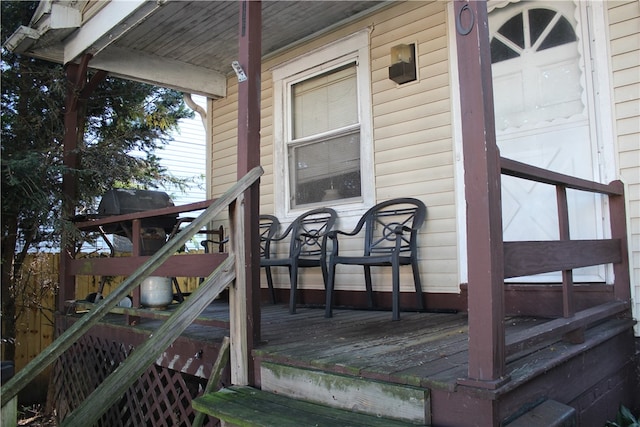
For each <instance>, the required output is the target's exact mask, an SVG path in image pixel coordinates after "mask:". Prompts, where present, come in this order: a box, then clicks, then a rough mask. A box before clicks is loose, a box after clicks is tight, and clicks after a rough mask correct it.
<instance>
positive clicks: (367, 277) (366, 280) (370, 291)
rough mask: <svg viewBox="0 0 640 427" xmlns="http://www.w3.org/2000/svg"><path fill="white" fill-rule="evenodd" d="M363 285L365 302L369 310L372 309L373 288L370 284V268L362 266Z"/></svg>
mask: <svg viewBox="0 0 640 427" xmlns="http://www.w3.org/2000/svg"><path fill="white" fill-rule="evenodd" d="M364 285H365V287H366V288H367V301H368V303H369V308H373V286H372V284H371V267H370V266H368V265H365V266H364Z"/></svg>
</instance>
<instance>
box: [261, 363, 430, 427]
mask: <svg viewBox="0 0 640 427" xmlns="http://www.w3.org/2000/svg"><path fill="white" fill-rule="evenodd" d="M260 378H261V387H262V390H264V391H268V392H272V393H278V394H280V395H284V396H287V397H290V398H292V399H300V400H305V401H309V402H313V403H317V404H320V405H327V406H330V407H333V408H339V409H343V410H347V411H353V412H360V413H364V414H369V415H373V416H376V417H381V416H383V415H384V416H385V417H388V418H393V419H397V420H399V421H403V422H407V423H411V424H414V425H429V424H431V401H430V392H429V390H428V389H424V388H419V387H414V386H412V385H406V384H394V383H389V382H383V381H377V380H373V379H367V378H362V377H357V376H350V375H341V374H335V373H329V372H324V371H321V370H316V369H310V368H301V367H296V366H288V365H285V364H280V363H273V362H267V361H263V362H262V363H261V365H260Z"/></svg>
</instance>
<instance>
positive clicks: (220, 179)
mask: <svg viewBox="0 0 640 427" xmlns="http://www.w3.org/2000/svg"><path fill="white" fill-rule="evenodd" d="M446 7H447V6H446V2H438V1H436V2H405V3H400V4H397V5H393V6H392V7H389V8H386V9H383V10H381V11H379V12H378V13H377V14H376V15H374V16H369V17H367V18H364V19H363V20H361V21H359V22H354V23H352V24H350V25H347V26H345V27H341V28H338V29H336V30H335V31H334V32H332V33H331V34H327V35H324V36H322V37H318V38H315V39H311V40H310V41H309V42H308V43H307V44H305V45H302V46H296V47H295V48H293V49H291V50H289V51H286V52H283V53H282V54H280V55H279V56H277V57H272V58H269V60H267V61H266V62H265V63H264V64H263V73H262V100H261V109H262V110H261V113H262V119H261V121H262V125H261V162H262V166H263V167H264V169H265V175H264V176H263V177H262V180H261V187H260V192H261V194H260V208H261V212H262V213H273V212H274V204H273V203H274V191H276V189H275V188H274V180H273V152H274V135H273V129H274V127H273V120H274V112H273V104H274V102H273V80H272V76H271V71H270V70H271V69H272V68H274V67H277V66H279V65H280V64H283V63H285V62H287V61H290V60H292V59H296V58H299V57H301V56H303V55H304V54H305V53H306V52H309V51H311V50H314V49H317V48H321V47H324V46H326V45H328V44H329V43H331V42H333V41H336V40H340V39H341V38H343V37H346V36H348V35H351V34H353V33H355V32H357V31H360V30H362V29H365V28H369V30H370V49H371V50H370V53H371V58H370V60H371V88H372V110H373V135H374V141H367V142H368V143H373V148H374V163H375V164H374V165H373V167H374V170H375V196H376V202H380V201H383V200H387V199H390V198H394V197H416V198H419V199H421V200H422V201H424V202H425V204H426V205H427V222H426V224H425V226H424V227H423V229H422V231H421V233H420V238H419V239H420V240H419V242H420V249H419V257H420V269H421V277H422V282H423V287H424V289H425V290H426V291H427V292H454V293H455V292H459V280H458V258H457V252H458V251H457V246H456V245H457V236H456V206H455V197H454V177H453V176H454V165H453V141H452V136H451V132H452V125H451V101H450V93H451V90H450V87H449V83H450V76H449V61H448V59H449V58H448V46H447V40H448V38H447V23H446V18H447V17H446ZM398 43H416V48H417V54H418V65H419V70H418V74H419V80H418V81H417V82H412V83H407V84H405V85H402V86H397V85H396V84H395V83H394V82H393V81H391V80H389V78H388V67H389V65H390V64H389V51H390V48H391V46H394V45H395V44H398ZM236 106H237V81H236V79H235V77H233V78H230V80H229V88H228V96H227V98H226V99H221V100H217V101H214V102H213V111H212V114H213V119H212V121H213V132H212V134H213V151H212V156H213V174H212V175H211V186H212V194H213V195H214V196H215V195H219V194H221V193H222V192H223V191H224V190H226V188H228V187H229V186H230V185H231V183H232V182H234V181H235V179H236V177H235V161H236V151H235V150H236V148H235V144H236V140H235V139H236V132H237V130H236V121H237V117H236V114H237V113H236V111H235V110H236ZM363 143H364V141H363ZM358 218H359V214H358V215H351V216H350V215H349V214H345V215H340V218H339V222H338V226H339V227H342V228H345V229H350V228H351V227H352V226H353V225H354V224H355V222H356V221H357V219H358ZM287 225H288V224H283V229H284V227H286V226H287ZM286 250H287V245H286V244H283V245H280V246H279V251H280V252H283V251H286ZM341 251H345V253H348V252H352V253H354V254H358V253H361V251H362V242H360V241H356V240H354V239H351V240H349V241H345V242H343V243H341ZM314 270H315V269H312V270H306V271H305V270H303V271H302V272H301V275H300V287H301V288H308V289H322V288H323V283H322V277H321V275H320V272H319V271H314ZM386 270H388V269H374V288H375V289H377V290H385V291H390V290H391V278H390V272H389V271H386ZM275 273H276V274H275V277H274V279H275V281H276V286H277V287H281V288H288V287H289V279H288V276H287V271H286V269H275ZM401 275H402V277H401V286H402V290H403V291H406V292H411V291H413V279H412V275H411V271H410V268H402V269H401ZM263 283H264V282H263ZM336 283H337V289H340V290H364V277H363V274H362V268H359V267H348V266H340V267H339V270H338V276H337V280H336Z"/></svg>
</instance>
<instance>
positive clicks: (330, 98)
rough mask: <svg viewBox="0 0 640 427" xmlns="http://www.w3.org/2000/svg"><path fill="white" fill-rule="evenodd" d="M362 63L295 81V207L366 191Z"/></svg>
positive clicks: (291, 145)
mask: <svg viewBox="0 0 640 427" xmlns="http://www.w3.org/2000/svg"><path fill="white" fill-rule="evenodd" d="M357 83H358V82H357V66H356V63H355V62H353V63H349V64H346V65H342V66H340V67H338V68H335V69H332V70H330V71H327V72H324V73H322V74H320V75H316V76H313V77H311V78H308V79H306V80H303V81H299V82H296V83H293V84H291V85H290V90H289V96H290V102H289V105H290V126H291V129H290V131H289V133H288V134H289V135H290V140H289V141H287V156H288V161H289V165H288V166H289V190H290V192H289V194H290V197H291V207H292V208H297V207H304V206H305V205H309V204H314V203H320V202H326V201H329V200H341V199H353V198H359V197H360V196H361V177H360V175H361V174H360V120H359V113H358V112H359V107H358V84H357Z"/></svg>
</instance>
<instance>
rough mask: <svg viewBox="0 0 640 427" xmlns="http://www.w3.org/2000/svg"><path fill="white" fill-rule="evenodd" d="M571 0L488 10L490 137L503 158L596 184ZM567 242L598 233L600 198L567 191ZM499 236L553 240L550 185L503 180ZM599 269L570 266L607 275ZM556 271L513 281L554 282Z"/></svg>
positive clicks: (581, 276) (591, 275)
mask: <svg viewBox="0 0 640 427" xmlns="http://www.w3.org/2000/svg"><path fill="white" fill-rule="evenodd" d="M575 9H576V6H575V4H574V2H571V1H550V2H543V1H536V2H518V3H513V4H510V5H507V6H505V7H503V8H500V9H497V10H495V11H493V12H492V13H491V14H490V17H489V24H490V32H491V55H492V64H493V65H492V71H493V79H494V80H493V82H494V101H495V115H496V135H497V142H498V146H499V148H500V152H501V155H502V156H503V157H506V158H510V159H513V160H517V161H520V162H523V163H527V164H531V165H534V166H539V167H542V168H545V169H550V170H553V171H556V172H560V173H565V174H568V175H572V176H577V177H580V178H584V179H589V180H593V181H599V176H598V170H599V167H598V164H597V161H598V160H597V156H596V154H595V153H596V150H595V149H594V146H595V144H594V143H593V142H592V140H591V131H590V125H589V119H590V118H589V113H588V112H589V111H590V109H589V108H588V105H587V99H588V97H587V92H586V91H587V84H586V83H585V81H588V80H589V79H586V78H585V73H584V70H585V67H584V64H583V55H582V52H581V48H580V46H581V44H580V37H581V36H580V34H579V33H578V30H577V29H578V28H579V26H578V23H577V20H576V18H575V16H576V10H575ZM568 200H569V215H570V218H569V221H570V228H571V229H570V234H571V238H572V239H593V238H599V237H602V220H601V211H602V207H601V203H602V202H601V200H600V198H599V196H594V195H592V194H588V193H582V192H575V191H571V190H569V192H568ZM502 202H503V231H504V240H505V241H510V240H554V239H558V237H559V231H558V217H557V208H556V197H555V187H552V186H549V185H545V184H536V183H533V182H530V181H523V180H520V179H517V178H512V177H503V181H502ZM604 274H605V270H604V267H591V268H585V269H579V270H576V271H574V281H575V282H594V281H595V282H601V281H604V280H605V277H604ZM559 280H560V273H553V274H545V275H537V276H531V277H527V278H525V279H523V278H518V279H514V280H513V281H517V282H522V281H529V282H557V281H559Z"/></svg>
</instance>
